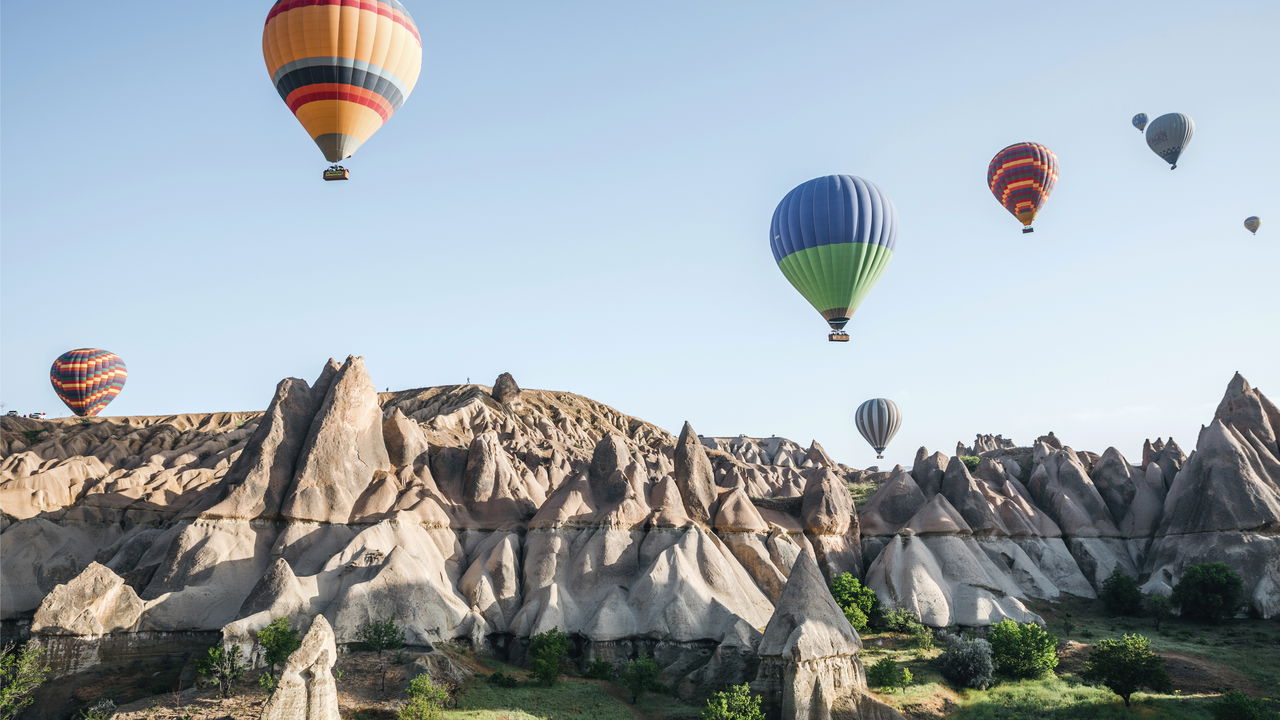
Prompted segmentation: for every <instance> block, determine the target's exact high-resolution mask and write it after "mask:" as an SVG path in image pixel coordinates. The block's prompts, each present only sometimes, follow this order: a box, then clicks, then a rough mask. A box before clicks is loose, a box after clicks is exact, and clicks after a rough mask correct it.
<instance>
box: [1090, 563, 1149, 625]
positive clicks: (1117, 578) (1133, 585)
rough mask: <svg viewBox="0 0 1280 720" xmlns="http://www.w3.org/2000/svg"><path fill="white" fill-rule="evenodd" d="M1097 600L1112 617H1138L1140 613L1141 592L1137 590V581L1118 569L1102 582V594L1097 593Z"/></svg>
mask: <svg viewBox="0 0 1280 720" xmlns="http://www.w3.org/2000/svg"><path fill="white" fill-rule="evenodd" d="M1098 598H1099V599H1100V600H1102V604H1103V605H1105V606H1106V608H1107V612H1109V613H1111V614H1112V615H1138V614H1140V613H1141V612H1142V591H1141V590H1139V589H1138V581H1137V580H1134V579H1133V578H1131V577H1129V576H1128V575H1125V574H1124V573H1122V572H1120V568H1116V569H1115V570H1113V571H1112V572H1111V576H1110V577H1108V578H1107V579H1106V580H1103V581H1102V592H1100V593H1098Z"/></svg>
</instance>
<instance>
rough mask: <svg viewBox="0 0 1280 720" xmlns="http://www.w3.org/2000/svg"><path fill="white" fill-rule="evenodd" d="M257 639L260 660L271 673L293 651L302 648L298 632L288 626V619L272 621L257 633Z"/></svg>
mask: <svg viewBox="0 0 1280 720" xmlns="http://www.w3.org/2000/svg"><path fill="white" fill-rule="evenodd" d="M257 638H258V645H259V646H261V647H262V659H263V660H264V661H266V663H267V666H268V667H269V668H270V669H271V672H272V673H274V672H275V671H276V665H279V664H280V663H282V662H284V661H286V660H288V659H289V656H290V655H292V654H293V651H294V650H297V649H298V648H300V647H302V639H301V638H299V637H298V630H297V628H295V627H293V626H292V625H290V624H289V618H276V619H275V620H272V621H271V624H270V625H268V626H266V627H264V628H262V629H261V630H259V631H258V633H257Z"/></svg>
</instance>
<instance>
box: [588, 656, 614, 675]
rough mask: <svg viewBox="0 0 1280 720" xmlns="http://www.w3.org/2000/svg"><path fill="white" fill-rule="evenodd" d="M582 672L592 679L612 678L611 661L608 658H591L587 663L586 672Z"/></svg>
mask: <svg viewBox="0 0 1280 720" xmlns="http://www.w3.org/2000/svg"><path fill="white" fill-rule="evenodd" d="M584 674H585V675H586V676H587V677H589V678H591V679H592V680H612V679H613V663H611V662H609V661H608V660H592V661H591V662H589V663H587V672H586V673H584Z"/></svg>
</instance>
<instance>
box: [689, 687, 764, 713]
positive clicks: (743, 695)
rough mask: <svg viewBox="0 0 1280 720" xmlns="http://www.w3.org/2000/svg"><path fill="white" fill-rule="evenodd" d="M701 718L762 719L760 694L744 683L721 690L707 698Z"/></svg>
mask: <svg viewBox="0 0 1280 720" xmlns="http://www.w3.org/2000/svg"><path fill="white" fill-rule="evenodd" d="M701 720H764V711H763V710H761V709H760V696H759V695H753V694H751V686H750V685H748V684H746V683H743V684H741V685H734V686H732V687H729V688H726V689H724V690H721V691H719V692H717V693H715V694H713V695H712V696H711V697H709V698H707V705H706V707H704V708H703V709H702V715H701Z"/></svg>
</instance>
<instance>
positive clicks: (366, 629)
mask: <svg viewBox="0 0 1280 720" xmlns="http://www.w3.org/2000/svg"><path fill="white" fill-rule="evenodd" d="M356 637H357V638H358V642H357V643H356V644H357V645H358V646H359V647H360V649H361V650H372V651H374V652H376V653H378V654H379V655H381V654H382V651H383V650H398V649H400V648H402V647H404V631H403V630H401V629H400V627H399V626H398V625H396V622H395V621H394V620H390V619H388V620H382V621H374V620H370V621H369V622H366V623H364V624H363V625H361V626H360V627H359V628H357V629H356Z"/></svg>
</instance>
